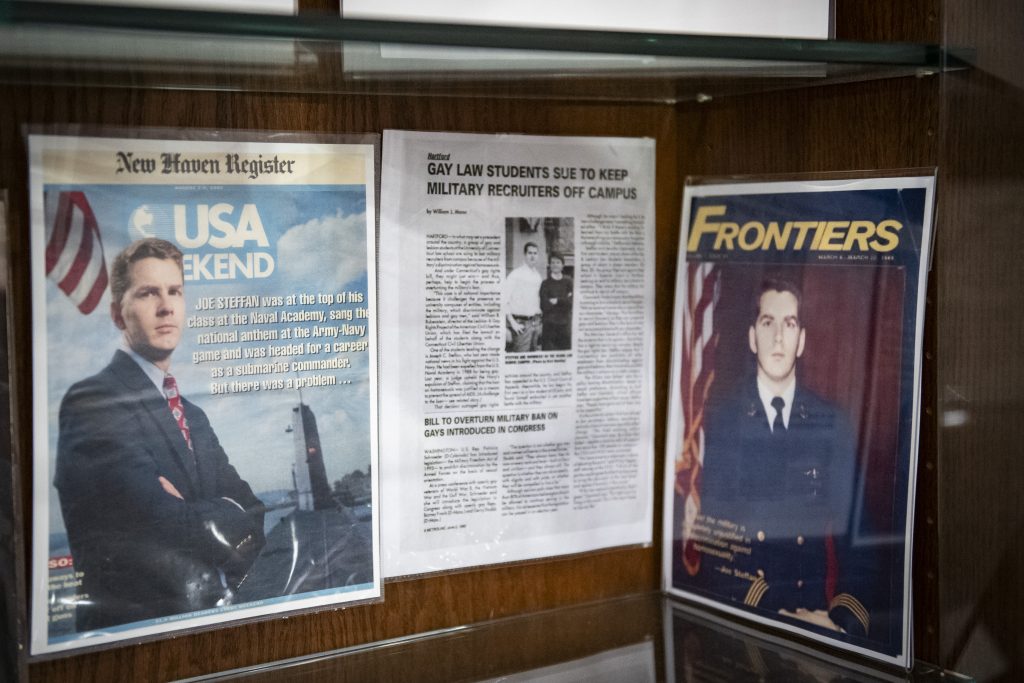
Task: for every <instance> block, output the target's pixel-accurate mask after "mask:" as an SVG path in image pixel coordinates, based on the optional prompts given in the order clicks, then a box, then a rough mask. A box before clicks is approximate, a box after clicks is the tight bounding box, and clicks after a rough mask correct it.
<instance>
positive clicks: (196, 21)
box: [0, 0, 970, 69]
mask: <svg viewBox="0 0 1024 683" xmlns="http://www.w3.org/2000/svg"><path fill="white" fill-rule="evenodd" d="M0 23H2V24H6V25H10V26H14V27H17V26H21V25H37V26H51V27H54V28H57V27H62V28H68V29H71V28H78V29H127V30H138V31H155V30H158V31H161V32H173V33H204V34H211V33H212V34H221V35H230V36H239V37H258V38H284V39H295V40H322V41H334V42H337V41H342V42H344V41H357V42H369V43H402V44H416V45H437V46H446V47H478V48H480V47H488V48H504V49H522V50H544V51H552V52H583V53H594V54H621V55H645V56H672V57H704V58H716V57H717V58H729V59H770V60H779V61H799V62H807V61H812V62H832V63H840V64H843V63H849V64H890V65H905V66H920V67H927V68H935V69H949V68H957V67H958V66H963V65H968V64H969V63H970V60H969V57H967V58H965V55H966V54H967V53H969V52H970V51H969V50H965V49H963V48H957V49H948V50H947V49H945V48H943V47H941V46H937V45H928V44H916V43H865V42H852V41H836V40H820V39H803V38H763V37H750V36H724V35H698V34H661V33H639V32H618V31H596V30H576V29H546V28H527V27H511V26H488V25H467V24H441V23H421V22H400V21H378V20H365V19H343V18H342V17H340V16H339V15H335V14H331V13H303V14H299V15H294V16H281V15H272V14H250V13H238V12H220V11H218V12H214V11H200V10H176V9H163V8H151V7H130V6H122V5H92V4H81V3H59V2H38V1H33V0H9V1H8V2H0ZM154 27H159V28H154Z"/></svg>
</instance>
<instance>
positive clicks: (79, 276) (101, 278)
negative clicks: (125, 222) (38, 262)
mask: <svg viewBox="0 0 1024 683" xmlns="http://www.w3.org/2000/svg"><path fill="white" fill-rule="evenodd" d="M46 275H47V277H49V278H50V279H52V280H53V281H54V282H56V283H57V286H58V287H60V289H61V291H63V292H64V293H65V294H67V295H68V296H69V297H70V298H71V300H72V301H73V302H74V303H75V305H76V306H77V307H78V310H79V311H81V312H82V313H86V314H88V313H92V311H93V309H95V308H96V306H97V305H98V304H99V302H100V299H101V298H102V297H103V292H104V291H106V289H107V264H106V261H105V260H104V259H103V242H102V241H101V240H100V229H99V226H98V225H97V224H96V215H95V214H94V213H93V212H92V207H90V206H89V202H88V201H87V200H86V198H85V193H83V192H61V193H60V195H59V196H58V198H57V214H56V217H55V218H54V220H53V230H52V231H51V232H50V240H49V241H48V242H47V244H46Z"/></svg>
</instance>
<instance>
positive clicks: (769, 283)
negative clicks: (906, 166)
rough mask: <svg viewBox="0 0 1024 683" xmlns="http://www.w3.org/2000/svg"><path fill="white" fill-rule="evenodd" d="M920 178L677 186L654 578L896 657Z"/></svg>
mask: <svg viewBox="0 0 1024 683" xmlns="http://www.w3.org/2000/svg"><path fill="white" fill-rule="evenodd" d="M933 192H934V178H933V177H913V178H907V177H899V178H876V179H860V180H849V179H847V180H836V181H813V182H772V183H756V182H742V183H729V184H718V185H710V184H709V185H701V186H689V187H687V188H686V192H685V197H684V201H683V215H682V231H681V232H682V237H681V240H682V241H681V244H680V255H679V269H678V281H677V285H676V305H675V318H674V320H675V322H674V328H673V329H674V335H673V357H672V375H671V380H670V387H671V388H670V402H669V415H668V425H669V428H668V437H667V442H666V449H667V452H666V460H667V466H668V468H669V469H668V474H667V476H666V497H665V500H666V510H665V514H666V517H665V520H666V521H665V536H666V538H665V542H666V545H665V547H666V553H665V560H664V562H665V566H664V582H665V588H666V590H667V591H668V592H670V593H672V594H675V595H679V596H684V597H687V598H690V599H692V600H695V601H697V602H700V603H703V604H705V605H710V606H713V607H716V608H719V609H722V610H725V611H727V612H730V613H734V614H737V615H741V616H745V617H749V618H751V619H753V620H755V621H758V622H761V623H763V624H768V625H772V626H776V627H779V628H781V629H783V630H786V631H789V632H791V633H794V634H800V635H802V636H806V637H809V638H812V639H815V640H819V641H822V642H825V643H829V644H831V645H835V646H836V647H839V648H843V649H847V650H850V651H854V652H857V653H859V654H862V655H866V656H870V657H874V658H877V659H880V660H884V661H887V662H889V663H892V664H899V665H904V666H905V665H907V664H908V662H909V661H910V660H911V657H912V648H911V636H912V632H911V628H910V619H911V602H910V558H911V545H910V544H911V530H912V528H913V526H912V523H913V519H912V511H913V501H914V480H915V469H916V462H917V452H916V451H917V425H918V403H919V385H920V381H919V374H920V352H921V334H922V327H923V324H922V316H923V311H924V292H925V280H926V276H927V270H928V263H929V260H928V259H929V252H928V248H929V245H930V240H931V218H932V207H933Z"/></svg>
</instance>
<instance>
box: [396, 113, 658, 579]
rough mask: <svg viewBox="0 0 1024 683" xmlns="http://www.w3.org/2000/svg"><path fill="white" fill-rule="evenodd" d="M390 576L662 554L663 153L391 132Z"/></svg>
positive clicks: (640, 144)
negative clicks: (657, 479) (659, 278)
mask: <svg viewBox="0 0 1024 683" xmlns="http://www.w3.org/2000/svg"><path fill="white" fill-rule="evenodd" d="M382 169H383V172H382V184H381V196H382V202H381V207H382V208H381V228H380V252H379V253H380V266H379V272H380V274H381V290H380V291H381V297H380V299H381V309H380V310H381V330H382V334H381V339H382V346H381V359H382V362H381V369H380V377H381V397H382V400H381V454H382V457H381V468H382V470H381V473H382V476H381V482H382V500H383V501H386V502H385V503H384V509H383V510H382V512H383V517H382V520H381V523H382V534H383V535H382V548H383V549H384V550H383V555H382V564H383V568H384V575H385V576H386V577H394V576H402V575H410V574H419V573H426V572H435V571H442V570H450V569H457V568H462V567H472V566H477V565H483V564H491V563H498V562H510V561H516V560H526V559H534V558H540V557H546V556H551V555H562V554H569V553H578V552H583V551H589V550H595V549H599V548H608V547H613V546H619V545H631V544H645V543H650V541H651V515H652V481H653V477H652V462H653V453H652V448H653V446H652V439H653V436H652V430H653V427H652V419H651V411H652V407H653V405H654V402H653V394H652V392H653V371H654V341H653V329H654V323H653V306H654V291H653V277H654V267H653V263H654V141H653V140H649V139H639V138H585V137H575V138H574V137H532V136H523V135H470V134H451V133H418V132H405V131H386V132H385V136H384V158H383V163H382Z"/></svg>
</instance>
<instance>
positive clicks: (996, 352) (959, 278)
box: [0, 0, 1024, 681]
mask: <svg viewBox="0 0 1024 683" xmlns="http://www.w3.org/2000/svg"><path fill="white" fill-rule="evenodd" d="M327 5H328V3H318V4H317V5H316V6H313V3H305V4H301V5H300V13H299V14H298V16H295V17H263V16H255V15H253V16H250V15H242V14H229V13H202V12H179V11H172V10H153V9H138V8H135V9H130V8H121V7H117V8H114V7H98V6H83V5H78V4H75V5H70V4H69V5H63V4H57V3H48V2H47V3H35V2H19V1H14V2H8V3H5V4H4V6H3V7H2V8H0V102H3V105H2V107H0V187H3V188H6V189H7V190H8V200H9V205H8V211H7V216H8V225H9V226H10V235H9V243H10V254H11V258H10V263H11V278H10V291H11V295H12V301H13V306H12V309H11V311H10V312H9V318H10V321H11V326H12V330H13V340H12V351H11V359H12V360H11V365H12V367H13V369H14V370H13V377H12V403H13V406H14V423H13V427H14V428H13V430H12V431H13V433H14V442H13V452H14V454H15V457H16V461H17V462H18V463H19V464H20V468H16V469H15V471H16V472H18V477H19V481H18V482H16V483H18V484H20V487H19V488H20V490H21V491H23V492H28V491H31V490H32V473H31V467H30V466H29V465H30V461H31V458H30V456H29V454H30V453H31V452H32V437H31V429H30V425H31V423H32V415H31V405H32V403H31V396H32V381H33V378H32V376H31V374H30V373H29V372H28V371H27V370H26V368H29V367H31V359H32V354H33V347H32V339H31V335H30V330H31V310H30V305H29V301H30V300H31V296H30V294H31V292H30V288H29V269H28V262H29V259H28V252H29V232H28V225H29V210H28V189H27V188H28V170H27V169H28V166H27V150H26V138H25V127H26V126H29V125H51V124H57V125H66V124H80V125H82V126H84V127H97V126H115V127H119V128H122V129H123V128H129V127H141V126H146V127H162V128H213V129H222V130H230V131H290V132H315V133H379V132H381V131H382V130H384V129H387V128H397V129H410V130H434V131H453V132H512V133H527V134H538V135H540V134H547V135H601V136H645V137H650V138H654V139H655V140H656V159H657V161H656V173H657V176H656V177H657V180H656V184H657V187H656V190H657V196H656V211H657V222H656V228H657V229H656V257H655V260H654V262H653V263H651V264H650V267H651V268H653V269H654V273H655V288H656V292H657V301H656V313H655V324H656V354H655V355H656V385H655V415H656V416H657V418H656V426H655V437H654V439H655V451H656V452H657V453H659V454H660V453H661V450H662V448H663V447H664V442H665V410H666V406H667V393H668V387H667V383H668V356H669V346H670V340H671V324H672V323H671V316H672V307H671V301H670V296H671V295H670V294H669V293H670V292H671V291H672V283H673V282H674V281H675V264H676V262H677V253H678V244H677V242H678V234H679V226H678V217H679V215H680V202H681V188H682V185H683V180H684V178H685V177H687V176H731V175H753V174H758V175H772V174H783V173H785V174H795V173H807V172H848V171H862V170H875V169H882V170H885V169H904V168H922V167H937V168H938V184H937V198H938V208H937V213H936V216H937V222H936V231H935V240H936V242H935V250H934V256H933V261H932V264H931V276H930V279H929V288H928V299H927V302H928V303H927V307H926V314H925V317H926V332H925V353H924V368H923V387H922V389H923V392H922V419H921V434H920V444H921V451H920V459H919V460H920V469H919V473H918V478H917V487H916V488H917V506H916V514H915V537H914V548H913V572H914V582H913V585H914V590H913V592H914V605H913V607H914V634H915V655H916V658H917V659H918V660H920V661H923V662H929V663H930V664H931V665H932V666H934V667H937V669H940V670H941V669H952V670H957V671H960V672H963V673H965V674H968V675H971V676H974V677H975V678H977V679H978V680H989V679H995V678H997V677H1000V676H1003V677H1007V678H1008V679H1012V678H1014V677H1019V676H1020V675H1021V674H1022V673H1024V659H1022V655H1021V653H1020V651H1021V648H1020V642H1019V638H1020V636H1019V634H1020V633H1021V632H1022V631H1024V624H1022V617H1021V615H1022V614H1024V591H1021V590H1020V588H1019V587H1018V584H1019V583H1020V581H1019V579H1020V576H1021V573H1022V567H1024V558H1022V554H1021V551H1020V550H1019V547H1018V544H1017V543H1016V532H1017V531H1018V530H1019V529H1021V528H1024V511H1022V508H1021V506H1020V504H1019V501H1018V500H1017V495H1016V492H1017V491H1018V490H1020V488H1021V486H1022V485H1024V467H1022V466H1021V465H1020V462H1019V460H1020V458H1019V454H1020V442H1021V439H1022V436H1024V435H1022V433H1021V426H1020V424H1021V421H1020V420H1019V419H1017V416H1018V415H1019V413H1020V409H1021V406H1022V405H1024V395H1022V391H1024V389H1022V387H1024V362H1022V361H1021V359H1020V357H1019V355H1020V354H1019V351H1020V346H1021V344H1020V340H1021V339H1024V316H1021V315H1019V314H1018V313H1017V312H1016V308H1017V307H1016V306H1015V304H1016V303H1017V302H1018V300H1019V296H1020V294H1019V291H1020V285H1021V281H1022V277H1021V276H1022V266H1021V263H1022V262H1024V259H1021V256H1022V255H1024V254H1022V248H1021V246H1020V245H1021V242H1020V241H1019V238H1018V236H1017V234H1016V233H1017V230H1016V220H1015V217H1016V216H1017V215H1019V214H1022V213H1024V200H1022V197H1024V194H1022V193H1020V192H1019V191H1017V189H1016V188H1017V187H1018V186H1019V185H1020V181H1021V176H1022V175H1024V165H1022V164H1021V162H1020V150H1021V148H1022V146H1024V123H1022V121H1024V116H1021V113H1022V111H1024V94H1022V86H1024V81H1022V79H1021V75H1020V72H1019V64H1018V63H1017V62H1018V61H1019V59H1018V58H1017V57H1016V51H1015V49H1014V47H1015V46H1016V45H1019V44H1020V41H1021V39H1022V37H1024V36H1022V35H1021V26H1022V25H1024V21H1022V16H1021V14H1022V10H1021V8H1020V6H1019V3H1014V2H1011V1H1010V0H1001V1H1000V2H998V3H996V5H995V6H988V7H986V8H985V9H984V11H983V10H981V9H978V8H977V7H975V6H974V5H973V4H971V3H968V2H966V1H965V0H946V2H940V1H939V0H915V2H910V3H897V4H895V5H892V6H881V5H879V4H877V3H874V4H870V5H869V4H867V3H852V2H849V3H848V2H839V3H836V17H835V18H836V21H835V23H836V35H837V39H836V40H833V41H810V40H786V39H757V38H737V37H723V36H679V35H658V34H630V33H613V32H594V31H568V30H543V29H512V28H500V27H487V28H485V27H467V26H450V25H417V24H404V23H386V22H370V21H344V20H341V19H339V18H338V12H337V9H338V8H337V7H335V6H327ZM381 428H386V425H382V426H381ZM384 457H386V454H384ZM660 469H661V468H660V467H658V470H659V471H660ZM661 483H662V481H661V475H660V474H659V475H658V477H657V481H656V482H654V484H653V485H654V491H655V492H656V493H655V510H660V509H661V505H660V496H659V494H657V492H659V491H661V490H662V485H661ZM15 500H18V499H17V498H15ZM388 504H395V503H391V502H389V501H382V505H388ZM15 516H16V518H17V519H16V521H17V525H18V527H19V528H21V529H25V530H27V529H28V528H29V527H30V520H31V517H32V501H31V499H30V496H28V495H24V496H23V497H22V499H21V501H20V509H19V510H18V511H16V515H15ZM656 519H657V518H656ZM660 524H661V522H660V521H656V522H655V529H654V534H653V537H654V538H656V539H657V538H660V537H661V532H660ZM26 533H27V531H26ZM18 538H19V537H18V534H14V539H15V541H17V540H18ZM661 552H662V551H661V549H660V548H658V547H646V548H622V549H616V550H611V551H604V552H597V553H587V554H583V555H578V556H571V557H560V558H555V559H550V560H545V561H542V562H530V563H517V564H509V565H498V566H488V567H483V568H478V569H473V570H465V571H458V572H453V573H446V574H439V575H430V576H422V577H417V578H413V579H407V580H400V581H392V582H389V583H387V585H386V586H385V600H384V602H383V603H380V604H371V605H360V606H355V607H349V608H345V609H340V610H334V611H320V612H316V613H311V614H300V615H295V616H290V617H288V618H286V619H272V620H266V621H260V622H254V623H244V624H236V625H231V626H228V627H225V628H220V629H211V630H203V631H197V632H192V633H188V634H187V635H183V636H179V637H177V638H174V639H164V640H155V641H150V642H145V643H141V644H134V643H130V644H126V645H124V646H120V647H117V648H114V649H107V650H103V651H97V652H87V653H84V654H77V655H73V656H65V657H61V658H54V659H46V660H32V661H30V662H29V663H28V667H27V668H28V675H29V677H30V678H31V679H32V680H44V681H45V680H61V681H79V680H81V681H84V680H108V679H109V680H116V679H122V678H125V677H127V676H130V677H133V678H137V679H140V680H167V679H179V678H187V677H194V676H203V675H211V674H215V673H217V672H222V671H239V672H241V671H245V672H249V671H251V667H258V666H262V665H265V664H267V663H271V662H281V661H291V660H293V659H294V658H308V657H314V658H316V657H320V658H321V659H318V660H315V661H318V662H320V664H316V665H314V668H316V667H320V666H321V665H322V666H325V667H327V669H317V670H318V671H320V674H323V675H326V674H324V671H331V669H330V667H332V666H336V665H337V666H341V667H342V668H343V669H344V670H345V671H349V670H351V671H356V672H363V673H364V675H363V676H362V677H363V678H376V679H385V680H386V679H387V676H388V675H389V674H388V672H389V671H391V672H395V671H396V670H395V669H391V668H389V667H392V666H393V662H394V661H397V660H392V659H391V658H390V656H391V655H392V654H393V653H396V652H398V653H402V654H401V656H402V657H407V659H403V660H401V661H404V662H405V663H404V664H402V665H401V668H402V670H403V671H405V672H408V671H410V670H425V665H424V662H430V663H436V662H437V661H438V660H439V659H442V658H440V657H439V653H443V652H444V649H443V648H445V647H452V644H454V650H455V651H459V652H461V653H462V655H463V656H462V659H461V660H460V661H462V662H463V663H464V664H465V666H466V667H467V668H463V669H458V670H452V671H451V672H449V671H448V670H442V671H439V672H438V673H439V674H448V673H450V674H451V675H441V677H440V678H438V680H440V679H442V678H443V679H446V680H450V679H456V680H473V679H479V678H487V677H493V676H499V675H506V674H508V673H510V672H512V671H523V670H529V669H534V668H538V667H546V666H549V665H556V664H558V663H559V662H568V661H573V660H576V659H584V658H588V657H591V656H596V655H598V654H599V653H600V652H601V651H603V650H605V649H612V648H618V647H620V646H621V647H625V646H630V645H633V644H636V643H644V642H646V643H648V644H649V645H648V646H645V647H648V648H649V649H653V651H654V653H653V659H654V661H655V665H654V673H655V676H656V678H658V679H661V678H666V677H669V668H668V665H667V664H665V662H666V661H667V660H666V658H665V657H666V654H667V653H666V652H665V650H666V649H667V647H668V646H667V645H665V644H663V641H662V636H663V631H662V628H663V627H662V625H661V624H662V608H661V603H660V599H655V598H651V597H635V598H629V597H627V596H635V595H639V594H648V593H650V592H651V591H654V590H656V589H657V587H658V585H659V582H660V577H659V572H660V567H661V561H660V557H661ZM22 557H24V554H23V553H22ZM23 562H24V560H23ZM25 567H27V564H24V566H23V567H22V568H25ZM594 603H597V604H596V605H595V604H594ZM581 605H590V606H589V607H579V606H581ZM14 608H15V612H17V611H18V609H24V604H23V603H22V604H21V605H20V607H19V606H18V605H15V606H14ZM551 610H556V612H551ZM532 614H538V615H539V616H534V617H529V616H524V615H532ZM558 615H563V616H558ZM609 615H615V616H614V617H610V616H609ZM627 617H628V618H627ZM506 618H515V619H519V618H521V619H523V621H517V622H515V623H521V624H526V626H524V627H523V628H524V629H525V631H516V633H523V632H525V633H527V634H528V637H529V638H532V639H533V640H532V641H531V642H533V643H535V644H536V645H537V648H538V649H537V650H535V651H538V652H541V653H542V654H541V655H539V656H537V657H536V658H525V659H522V658H519V659H515V661H514V662H509V663H508V664H507V665H505V664H504V662H507V661H509V660H505V659H502V658H503V657H509V656H511V655H509V654H508V650H507V649H506V650H501V649H500V647H499V646H500V644H501V643H502V642H503V641H512V640H514V639H515V638H518V637H519V636H518V635H516V636H509V635H508V632H507V631H506V630H505V628H506V627H505V626H504V625H502V624H507V623H511V622H505V621H497V622H496V621H494V620H502V619H506ZM696 618H697V619H698V620H699V619H701V618H702V617H701V616H700V615H698V616H697V617H696ZM613 620H617V621H618V622H619V624H618V625H619V626H621V630H620V631H618V635H609V632H608V631H607V630H605V629H598V630H597V631H594V630H591V629H594V628H596V626H595V624H599V623H605V622H609V621H613ZM471 624H487V625H486V626H478V627H472V628H469V627H467V625H471ZM725 624H726V626H725V628H727V629H732V628H733V625H731V623H730V622H725ZM464 627H466V628H464ZM700 628H704V626H703V625H701V626H700ZM721 628H722V626H721V624H718V623H717V622H716V624H715V629H718V630H720V629H721ZM453 629H454V631H453ZM434 632H438V633H444V634H447V635H445V636H444V637H443V638H441V640H442V641H443V642H445V643H447V644H445V645H443V646H442V649H441V650H437V649H430V648H432V647H433V646H432V645H431V646H430V648H428V649H427V650H420V649H419V645H418V643H421V642H426V640H430V641H431V643H432V642H434V641H433V639H421V640H403V641H400V643H401V644H397V645H395V644H390V643H392V641H393V639H399V638H408V637H410V636H413V635H414V634H424V633H434ZM730 632H731V631H730ZM554 633H558V634H562V635H563V636H564V639H563V638H549V637H548V634H554ZM737 633H739V632H738V631H737ZM574 634H575V635H574ZM523 637H527V636H523ZM737 637H740V636H737ZM753 637H760V636H759V635H758V634H754V636H753ZM371 643H378V644H379V643H385V644H384V645H376V646H373V647H368V645H369V644H371ZM606 646H607V647H606ZM346 648H357V649H359V651H358V652H355V653H353V654H346V655H344V656H337V655H322V654H319V653H335V652H336V651H339V650H343V649H346ZM705 652H706V650H705ZM680 653H681V654H680ZM634 654H635V653H634ZM640 656H641V657H646V656H647V655H646V654H641V655H640ZM773 656H774V655H773ZM675 657H676V659H675V660H674V663H673V664H672V666H673V667H675V670H681V669H679V667H680V666H682V664H681V663H680V660H679V658H680V657H683V658H689V660H690V661H692V662H694V663H695V664H699V662H700V658H699V657H700V655H696V654H694V653H693V652H692V651H688V650H685V648H684V649H683V650H679V649H677V650H676V655H675ZM857 665H858V666H860V664H857ZM417 667H418V668H417ZM308 670H310V669H307V671H308ZM919 671H924V669H919ZM891 673H892V672H888V674H891ZM268 675H269V674H268ZM395 675H396V676H398V677H401V676H400V674H395ZM675 676H676V678H678V674H677V675H675ZM271 677H273V676H271ZM460 677H461V678H460ZM355 678H359V676H355Z"/></svg>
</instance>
